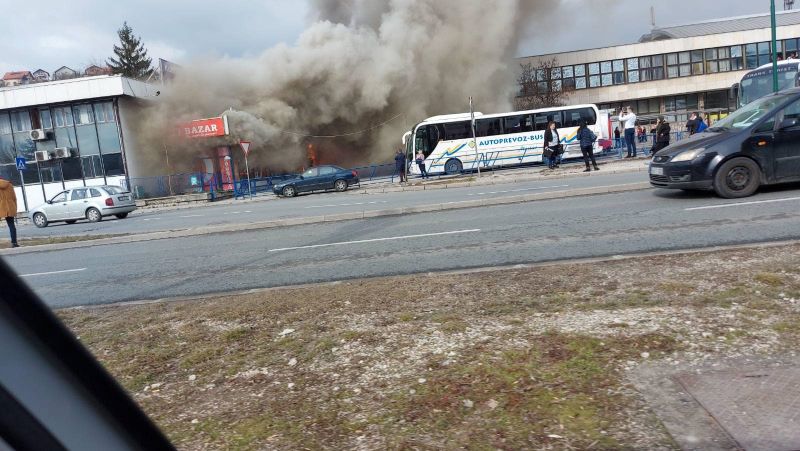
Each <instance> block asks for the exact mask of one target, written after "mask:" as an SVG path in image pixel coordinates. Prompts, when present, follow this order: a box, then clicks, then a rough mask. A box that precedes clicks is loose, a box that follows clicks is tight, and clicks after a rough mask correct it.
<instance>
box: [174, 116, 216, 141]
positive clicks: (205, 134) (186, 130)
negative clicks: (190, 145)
mask: <svg viewBox="0 0 800 451" xmlns="http://www.w3.org/2000/svg"><path fill="white" fill-rule="evenodd" d="M179 131H180V135H181V136H182V137H184V138H210V137H213V136H225V135H227V134H228V118H227V117H225V116H222V117H212V118H209V119H198V120H196V121H192V122H187V123H185V124H181V125H180V127H179Z"/></svg>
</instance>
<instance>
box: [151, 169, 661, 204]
mask: <svg viewBox="0 0 800 451" xmlns="http://www.w3.org/2000/svg"><path fill="white" fill-rule="evenodd" d="M647 161H649V160H645V159H643V158H637V159H635V160H608V161H600V162H598V165H599V166H600V168H601V169H600V171H597V172H595V171H592V172H583V170H584V168H585V166H584V165H583V162H568V163H566V165H565V166H564V167H562V168H559V169H556V170H549V169H547V168H543V167H541V166H533V167H524V168H511V169H498V170H493V171H489V172H482V173H481V175H480V177H479V176H478V174H477V173H472V174H470V173H467V174H460V175H453V176H440V177H437V178H436V179H434V180H430V179H429V180H422V179H419V178H415V179H412V180H411V182H410V183H404V184H400V183H398V182H394V183H393V182H390V181H385V182H373V183H371V184H369V185H368V186H367V187H355V188H351V189H349V190H348V191H347V192H346V193H347V194H351V195H352V194H362V195H363V194H383V193H399V192H405V191H425V190H434V189H450V188H466V187H470V186H486V185H502V184H512V183H520V182H533V181H537V180H558V179H564V178H569V177H590V176H592V175H594V174H598V173H599V174H624V173H631V172H645V171H647V165H646V164H647ZM645 181H646V180H645ZM175 197H178V196H175ZM276 199H278V197H277V196H275V195H274V194H272V193H259V194H256V195H255V196H253V197H252V198H244V199H241V198H240V199H233V198H229V199H225V200H220V201H216V202H208V203H196V204H186V205H158V206H150V207H141V208H139V210H140V211H170V210H180V209H186V208H192V209H195V208H203V207H204V206H212V205H213V206H216V205H243V204H251V203H260V202H266V201H271V200H276Z"/></svg>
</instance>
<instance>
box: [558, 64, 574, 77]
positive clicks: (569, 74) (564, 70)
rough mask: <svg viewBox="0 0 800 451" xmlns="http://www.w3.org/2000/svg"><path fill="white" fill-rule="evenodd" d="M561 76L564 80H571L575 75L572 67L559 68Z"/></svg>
mask: <svg viewBox="0 0 800 451" xmlns="http://www.w3.org/2000/svg"><path fill="white" fill-rule="evenodd" d="M561 76H562V77H564V78H572V77H574V76H575V74H574V73H573V72H572V66H564V67H562V68H561Z"/></svg>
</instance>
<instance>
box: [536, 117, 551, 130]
mask: <svg viewBox="0 0 800 451" xmlns="http://www.w3.org/2000/svg"><path fill="white" fill-rule="evenodd" d="M547 122H548V121H547V116H546V115H545V113H536V114H534V115H533V127H534V130H536V131H541V130H544V129H546V128H547Z"/></svg>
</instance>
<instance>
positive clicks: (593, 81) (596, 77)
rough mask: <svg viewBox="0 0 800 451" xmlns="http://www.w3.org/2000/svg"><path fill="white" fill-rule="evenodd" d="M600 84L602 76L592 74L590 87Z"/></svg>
mask: <svg viewBox="0 0 800 451" xmlns="http://www.w3.org/2000/svg"><path fill="white" fill-rule="evenodd" d="M599 86H600V76H599V75H591V76H590V77H589V87H590V88H597V87H599Z"/></svg>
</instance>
